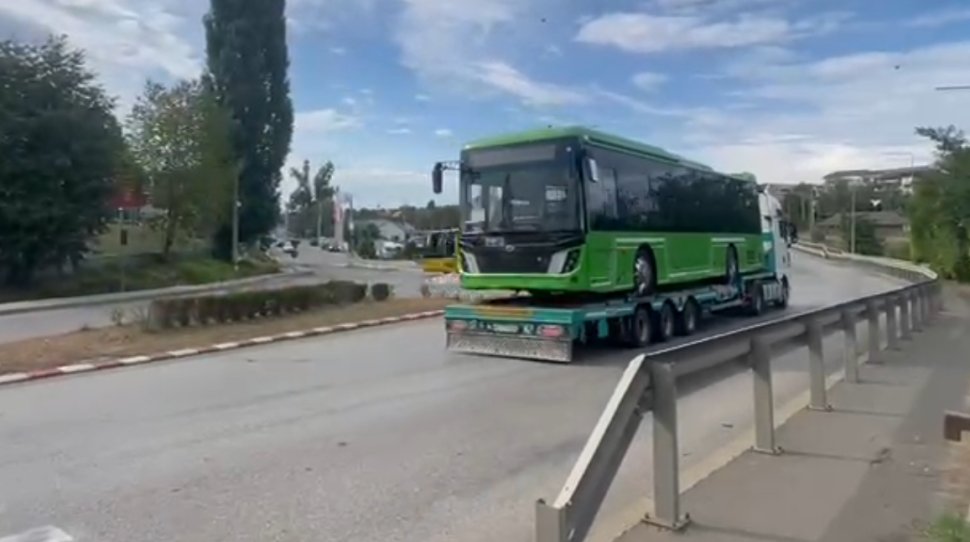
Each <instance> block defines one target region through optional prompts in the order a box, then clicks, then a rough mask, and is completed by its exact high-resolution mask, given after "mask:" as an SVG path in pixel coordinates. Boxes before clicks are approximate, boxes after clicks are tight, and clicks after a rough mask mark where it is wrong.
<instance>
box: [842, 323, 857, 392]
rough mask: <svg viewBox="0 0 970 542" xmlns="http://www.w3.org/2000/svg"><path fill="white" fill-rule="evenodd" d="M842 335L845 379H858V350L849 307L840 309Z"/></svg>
mask: <svg viewBox="0 0 970 542" xmlns="http://www.w3.org/2000/svg"><path fill="white" fill-rule="evenodd" d="M842 335H843V336H844V338H845V344H844V346H843V348H842V361H843V362H844V363H845V381H846V382H850V383H853V384H854V383H856V382H858V381H859V351H858V347H857V346H856V332H855V313H853V312H852V310H851V309H846V310H843V311H842Z"/></svg>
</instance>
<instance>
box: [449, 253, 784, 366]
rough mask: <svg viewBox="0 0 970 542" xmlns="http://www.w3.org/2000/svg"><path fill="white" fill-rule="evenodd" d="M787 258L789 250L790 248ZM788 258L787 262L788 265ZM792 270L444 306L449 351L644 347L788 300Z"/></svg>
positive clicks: (559, 354)
mask: <svg viewBox="0 0 970 542" xmlns="http://www.w3.org/2000/svg"><path fill="white" fill-rule="evenodd" d="M785 252H786V254H785V257H786V258H787V251H785ZM786 263H787V262H786ZM789 295H790V287H789V283H788V277H787V275H786V274H780V273H777V272H775V271H772V272H763V273H756V274H750V275H742V276H739V277H738V278H737V280H736V281H735V283H734V284H721V285H698V286H693V287H687V288H679V289H676V290H672V291H668V292H658V293H654V294H651V295H647V296H643V297H637V296H635V295H633V294H629V295H621V296H603V297H596V298H594V297H587V298H578V297H551V298H545V299H536V298H532V297H510V298H505V299H495V300H489V301H482V302H480V303H476V304H463V305H451V306H448V307H446V308H445V314H444V320H445V330H446V334H447V348H448V349H449V350H451V351H455V352H464V353H471V354H485V355H493V356H503V357H515V358H526V359H536V360H545V361H557V362H567V363H568V362H570V361H572V360H573V354H574V351H575V347H576V345H577V344H583V343H586V342H590V341H593V340H604V339H605V340H608V341H610V342H612V343H615V344H618V345H622V346H626V347H645V346H647V345H649V344H651V343H658V342H663V341H667V340H669V339H671V338H673V337H674V336H678V335H679V336H687V335H691V334H693V333H694V332H696V331H697V330H698V329H699V327H700V326H701V323H702V322H703V320H704V319H705V318H707V317H710V316H712V315H715V314H718V313H722V312H727V311H730V310H733V311H739V310H740V311H741V312H744V313H747V314H750V315H760V314H761V313H763V312H764V311H765V310H767V309H768V308H770V307H773V306H774V307H780V308H784V307H787V305H788V299H789Z"/></svg>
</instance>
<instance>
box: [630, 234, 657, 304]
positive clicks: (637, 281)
mask: <svg viewBox="0 0 970 542" xmlns="http://www.w3.org/2000/svg"><path fill="white" fill-rule="evenodd" d="M656 286H657V264H656V260H655V259H654V257H653V251H652V250H650V247H649V246H642V247H640V248H639V249H638V250H637V255H636V258H634V260H633V292H634V293H635V294H636V295H638V296H647V295H650V294H652V293H653V291H654V290H655V289H656Z"/></svg>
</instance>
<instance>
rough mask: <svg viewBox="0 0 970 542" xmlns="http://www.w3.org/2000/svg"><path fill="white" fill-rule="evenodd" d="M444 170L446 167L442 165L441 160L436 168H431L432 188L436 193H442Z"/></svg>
mask: <svg viewBox="0 0 970 542" xmlns="http://www.w3.org/2000/svg"><path fill="white" fill-rule="evenodd" d="M443 170H444V167H442V165H441V162H437V163H436V164H435V165H434V169H432V170H431V190H432V191H434V193H435V194H440V193H441V184H442V171H443Z"/></svg>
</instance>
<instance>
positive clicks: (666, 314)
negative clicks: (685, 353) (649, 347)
mask: <svg viewBox="0 0 970 542" xmlns="http://www.w3.org/2000/svg"><path fill="white" fill-rule="evenodd" d="M676 314H677V311H676V310H675V309H674V305H673V304H672V303H670V302H669V301H668V302H667V303H664V304H663V306H662V307H660V312H658V313H657V318H656V326H657V329H656V330H655V331H654V333H655V335H654V336H655V337H656V342H658V343H662V342H664V341H668V340H670V339H671V338H672V337H673V336H674V331H675V325H676Z"/></svg>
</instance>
